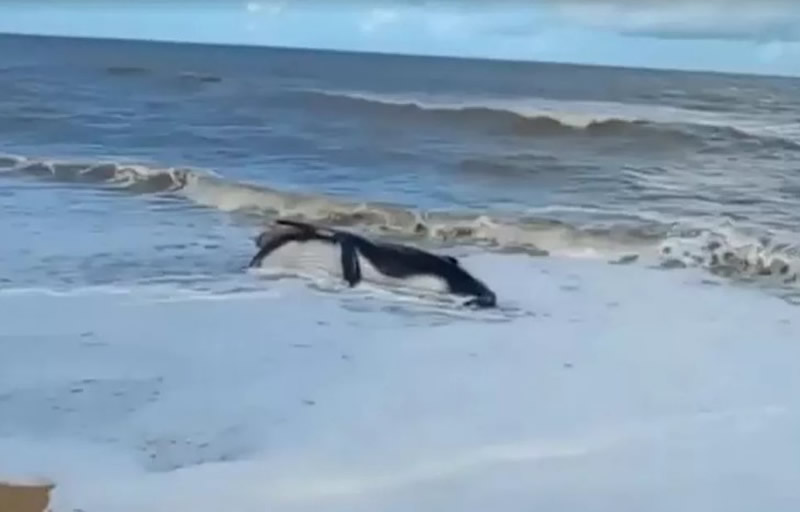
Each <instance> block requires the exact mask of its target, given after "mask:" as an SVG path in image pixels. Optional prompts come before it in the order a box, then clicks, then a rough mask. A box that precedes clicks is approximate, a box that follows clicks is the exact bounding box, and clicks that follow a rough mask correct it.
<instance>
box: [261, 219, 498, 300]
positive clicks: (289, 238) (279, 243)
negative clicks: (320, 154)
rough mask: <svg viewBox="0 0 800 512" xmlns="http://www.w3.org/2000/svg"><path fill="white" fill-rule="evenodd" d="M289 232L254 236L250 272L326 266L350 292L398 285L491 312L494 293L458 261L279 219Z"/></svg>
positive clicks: (348, 233)
mask: <svg viewBox="0 0 800 512" xmlns="http://www.w3.org/2000/svg"><path fill="white" fill-rule="evenodd" d="M276 223H277V224H279V225H281V226H285V227H286V228H287V229H278V230H267V231H264V232H262V233H261V234H260V235H259V236H258V237H256V240H255V242H256V246H257V247H258V248H259V250H258V253H257V254H256V255H255V256H253V258H252V259H251V260H250V263H249V266H250V267H259V266H265V265H269V264H276V265H281V264H288V265H292V266H300V267H303V266H312V265H317V266H319V265H320V264H321V263H322V264H323V265H327V270H329V271H331V272H334V273H340V275H341V276H342V278H343V279H344V281H346V282H347V283H348V285H349V286H351V287H353V286H356V285H357V284H358V283H360V282H361V281H362V280H365V279H366V280H371V281H375V282H384V283H386V282H400V283H403V284H407V285H410V286H412V287H422V288H427V289H433V290H435V291H439V292H444V293H449V294H453V295H456V296H465V297H470V298H469V300H467V301H465V302H464V305H465V306H469V307H477V308H492V307H495V306H496V305H497V299H496V295H495V293H494V292H493V291H492V290H490V289H489V287H487V286H486V285H485V284H484V283H483V282H481V281H480V280H479V279H477V278H475V277H474V276H472V275H471V274H470V273H469V272H468V271H467V270H465V269H464V268H463V267H462V266H461V264H460V262H459V261H458V259H457V258H455V257H453V256H448V255H438V254H434V253H431V252H428V251H424V250H422V249H418V248H416V247H411V246H409V245H404V244H397V243H388V242H375V241H371V240H368V239H367V238H365V237H363V236H360V235H356V234H354V233H351V232H347V231H343V230H338V229H332V228H328V227H323V226H318V225H314V224H311V223H307V222H300V221H294V220H288V219H278V220H276Z"/></svg>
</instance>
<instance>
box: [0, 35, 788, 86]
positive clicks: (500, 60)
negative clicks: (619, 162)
mask: <svg viewBox="0 0 800 512" xmlns="http://www.w3.org/2000/svg"><path fill="white" fill-rule="evenodd" d="M9 36H10V37H22V38H34V39H36V38H38V39H75V40H84V41H106V42H122V43H141V44H168V45H190V46H217V47H224V48H248V49H263V50H278V51H298V52H320V53H335V54H345V55H370V56H381V57H390V58H416V59H454V60H465V61H477V62H498V63H508V64H521V65H526V64H532V65H551V66H573V67H587V68H604V69H614V70H628V71H647V72H655V73H689V74H706V75H723V76H730V77H757V78H777V79H790V80H791V79H800V75H798V74H780V73H758V72H746V71H722V70H715V69H697V68H670V67H658V66H625V65H619V64H603V63H586V62H567V61H556V60H540V59H519V58H517V59H514V58H508V57H480V56H465V55H449V54H418V53H396V52H382V51H379V50H354V49H340V48H316V47H304V46H288V45H287V46H281V45H271V44H258V43H234V42H210V41H185V40H178V39H161V38H158V39H144V38H136V37H113V36H91V35H66V34H42V33H33V32H4V31H0V37H9Z"/></svg>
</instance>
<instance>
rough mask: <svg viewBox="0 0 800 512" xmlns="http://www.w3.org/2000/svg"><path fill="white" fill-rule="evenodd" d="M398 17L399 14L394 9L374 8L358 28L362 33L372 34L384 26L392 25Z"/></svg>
mask: <svg viewBox="0 0 800 512" xmlns="http://www.w3.org/2000/svg"><path fill="white" fill-rule="evenodd" d="M399 17H400V13H399V12H398V11H397V10H396V9H389V8H385V7H376V8H374V9H372V10H370V11H369V13H367V15H366V17H364V19H363V20H361V23H360V24H359V26H360V28H361V31H362V32H367V33H369V32H374V31H376V30H378V29H379V28H381V27H383V26H384V25H388V24H390V23H394V22H395V21H397V19H398V18H399Z"/></svg>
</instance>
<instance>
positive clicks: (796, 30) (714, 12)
mask: <svg viewBox="0 0 800 512" xmlns="http://www.w3.org/2000/svg"><path fill="white" fill-rule="evenodd" d="M549 4H550V5H551V6H553V7H555V13H556V15H557V16H558V17H559V18H560V19H561V20H562V21H564V22H567V23H571V24H576V25H579V26H581V27H585V28H592V29H596V30H607V31H613V32H617V33H620V34H623V35H631V36H648V37H654V38H660V39H695V40H697V39H716V40H752V41H759V42H768V41H800V11H798V9H797V5H796V3H795V2H789V1H786V0H783V1H775V0H772V1H770V0H761V1H759V0H752V1H750V2H745V1H734V0H692V1H688V0H676V1H673V2H666V1H662V2H657V1H647V0H645V1H639V2H634V1H632V0H616V1H607V0H606V1H603V0H597V1H588V0H565V1H562V2H556V1H551V2H549Z"/></svg>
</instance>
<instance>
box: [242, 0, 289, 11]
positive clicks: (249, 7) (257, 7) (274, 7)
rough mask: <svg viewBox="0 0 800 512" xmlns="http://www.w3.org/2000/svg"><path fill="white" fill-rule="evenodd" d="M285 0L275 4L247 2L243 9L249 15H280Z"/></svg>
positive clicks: (284, 5) (284, 6)
mask: <svg viewBox="0 0 800 512" xmlns="http://www.w3.org/2000/svg"><path fill="white" fill-rule="evenodd" d="M287 3H288V1H287V0H283V1H276V2H247V3H246V4H245V5H244V8H245V10H246V11H247V12H249V13H251V14H258V13H267V14H271V15H276V14H280V13H281V12H282V11H283V10H284V9H285V8H286V4H287Z"/></svg>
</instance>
